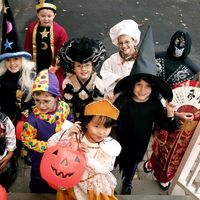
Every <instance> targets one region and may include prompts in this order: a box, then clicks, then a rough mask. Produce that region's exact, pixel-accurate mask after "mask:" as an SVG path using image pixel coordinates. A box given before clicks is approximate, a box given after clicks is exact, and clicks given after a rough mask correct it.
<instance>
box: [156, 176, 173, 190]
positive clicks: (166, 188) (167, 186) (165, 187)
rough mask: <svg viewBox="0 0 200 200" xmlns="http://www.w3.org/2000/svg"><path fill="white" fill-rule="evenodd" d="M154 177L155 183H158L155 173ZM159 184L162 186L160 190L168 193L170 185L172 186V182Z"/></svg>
mask: <svg viewBox="0 0 200 200" xmlns="http://www.w3.org/2000/svg"><path fill="white" fill-rule="evenodd" d="M152 177H153V179H154V180H155V181H157V182H158V180H157V178H156V176H155V174H154V173H153V175H152ZM158 184H159V186H160V188H161V189H162V190H164V191H167V190H168V189H169V187H170V185H171V182H166V183H162V182H158Z"/></svg>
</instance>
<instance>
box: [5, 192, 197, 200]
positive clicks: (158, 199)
mask: <svg viewBox="0 0 200 200" xmlns="http://www.w3.org/2000/svg"><path fill="white" fill-rule="evenodd" d="M117 198H118V199H119V200H147V199H148V200H193V199H192V197H190V196H168V195H118V196H117ZM8 200H56V195H53V194H31V193H9V194H8Z"/></svg>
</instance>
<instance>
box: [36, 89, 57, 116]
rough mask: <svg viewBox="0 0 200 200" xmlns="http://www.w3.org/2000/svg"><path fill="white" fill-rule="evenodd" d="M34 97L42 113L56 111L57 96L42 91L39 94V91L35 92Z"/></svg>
mask: <svg viewBox="0 0 200 200" xmlns="http://www.w3.org/2000/svg"><path fill="white" fill-rule="evenodd" d="M33 99H34V100H35V105H36V107H37V108H38V109H39V110H40V111H41V112H42V113H45V114H46V113H49V112H54V111H55V109H56V106H57V98H56V97H53V96H52V95H51V94H50V93H48V92H42V93H41V94H39V95H37V93H33Z"/></svg>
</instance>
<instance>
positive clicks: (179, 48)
mask: <svg viewBox="0 0 200 200" xmlns="http://www.w3.org/2000/svg"><path fill="white" fill-rule="evenodd" d="M174 43H175V44H174V48H175V51H174V56H175V57H181V56H182V54H183V51H184V50H185V37H184V33H181V34H180V35H179V36H178V37H177V38H176V40H175V42H174Z"/></svg>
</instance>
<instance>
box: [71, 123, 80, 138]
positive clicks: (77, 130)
mask: <svg viewBox="0 0 200 200" xmlns="http://www.w3.org/2000/svg"><path fill="white" fill-rule="evenodd" d="M80 123H81V122H79V121H78V122H75V123H74V125H73V126H72V127H71V128H69V129H68V131H69V136H71V135H73V134H81V126H80Z"/></svg>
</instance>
